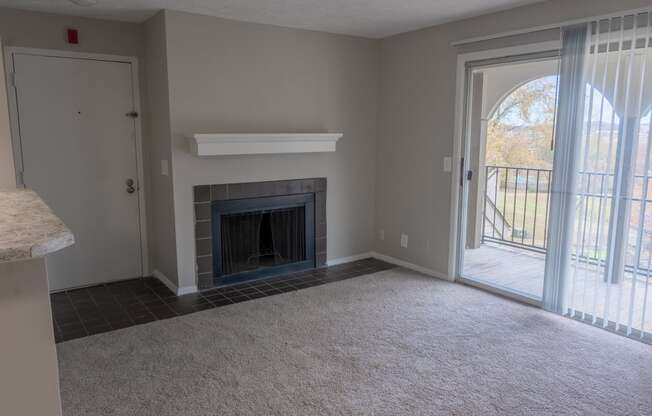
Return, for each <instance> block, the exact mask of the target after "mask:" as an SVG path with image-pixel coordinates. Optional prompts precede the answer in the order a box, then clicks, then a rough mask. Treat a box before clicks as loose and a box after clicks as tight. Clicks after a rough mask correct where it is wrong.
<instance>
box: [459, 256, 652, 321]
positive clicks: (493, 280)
mask: <svg viewBox="0 0 652 416" xmlns="http://www.w3.org/2000/svg"><path fill="white" fill-rule="evenodd" d="M573 267H574V268H575V273H574V274H573V276H574V281H571V283H570V284H571V292H572V293H573V298H572V300H571V301H572V305H573V306H574V308H575V311H576V313H577V314H579V315H580V316H586V315H591V316H592V315H595V316H597V317H603V316H604V315H605V314H606V315H607V319H608V320H609V321H614V322H618V323H620V324H621V325H620V328H619V330H621V331H622V330H626V328H627V325H628V324H629V323H630V315H629V313H630V312H629V309H630V304H631V303H633V305H634V307H633V308H632V315H631V327H632V328H633V329H635V330H640V329H641V328H644V330H645V331H646V332H652V276H651V277H650V279H649V282H647V283H646V279H645V277H646V276H645V275H644V274H643V275H642V274H640V273H639V275H638V278H637V279H636V281H634V279H633V275H632V273H626V274H625V277H624V279H623V282H622V283H621V284H611V285H609V284H607V283H605V282H604V281H603V280H602V278H600V277H599V275H598V274H596V273H595V267H596V266H592V265H585V264H581V263H580V264H575V265H574V266H573ZM544 270H545V255H544V254H539V253H534V252H531V251H528V250H524V249H518V248H513V247H508V246H502V245H498V244H482V245H480V247H479V248H477V249H467V250H466V251H465V253H464V267H463V271H462V276H463V277H465V278H467V279H470V280H474V281H478V282H480V283H483V284H485V285H489V286H494V287H497V288H499V289H502V290H507V291H510V292H514V293H516V294H520V295H525V296H529V297H531V298H537V299H541V296H542V293H543V276H544ZM646 285H647V292H648V293H647V297H646ZM632 288H634V291H633V293H634V296H632ZM646 304H647V306H645V305H646ZM607 308H608V309H607ZM644 309H645V310H644ZM582 313H583V314H584V315H582ZM644 313H645V316H643V314H644Z"/></svg>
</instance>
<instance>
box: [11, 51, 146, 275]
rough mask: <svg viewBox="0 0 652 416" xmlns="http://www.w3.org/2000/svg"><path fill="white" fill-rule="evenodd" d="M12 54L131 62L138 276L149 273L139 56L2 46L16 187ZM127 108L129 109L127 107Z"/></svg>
mask: <svg viewBox="0 0 652 416" xmlns="http://www.w3.org/2000/svg"><path fill="white" fill-rule="evenodd" d="M15 54H23V55H35V56H44V57H57V58H73V59H87V60H93V61H108V62H124V63H129V64H131V83H132V86H133V111H135V112H137V113H138V115H139V116H138V117H137V119H136V123H135V130H136V131H135V134H136V137H135V145H136V169H137V175H138V183H137V186H138V188H137V189H138V222H139V234H140V252H141V259H140V263H141V266H140V268H141V275H142V276H148V275H149V261H148V254H147V252H148V249H147V247H148V244H147V215H146V212H145V175H144V169H143V136H142V123H143V122H142V117H141V116H140V115H141V114H142V112H141V108H140V83H139V72H138V58H136V57H135V56H120V55H105V54H96V53H86V52H72V51H61V50H54V49H35V48H21V47H7V48H5V71H6V74H7V75H6V77H7V80H6V82H7V95H8V103H9V124H10V129H11V143H12V146H13V149H14V166H15V169H16V186H18V187H21V188H22V187H24V186H25V185H24V183H23V155H22V143H21V137H20V127H19V124H18V97H17V95H16V88H15V82H14V56H15ZM126 110H127V111H128V109H126Z"/></svg>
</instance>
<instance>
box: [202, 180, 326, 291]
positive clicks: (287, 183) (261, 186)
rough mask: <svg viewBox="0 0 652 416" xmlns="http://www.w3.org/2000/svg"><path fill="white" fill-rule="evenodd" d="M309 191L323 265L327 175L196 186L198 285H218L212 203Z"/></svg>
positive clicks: (318, 261) (317, 251)
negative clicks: (313, 201)
mask: <svg viewBox="0 0 652 416" xmlns="http://www.w3.org/2000/svg"><path fill="white" fill-rule="evenodd" d="M307 193H314V194H315V260H316V261H315V262H316V267H323V266H325V265H326V178H311V179H292V180H284V181H270V182H249V183H233V184H221V185H220V184H218V185H197V186H194V187H193V195H194V197H193V198H194V201H193V202H194V205H195V256H196V260H197V286H198V288H199V289H200V290H202V289H209V288H212V287H213V286H214V284H213V238H212V233H211V203H212V202H213V201H228V200H233V199H244V198H260V197H270V196H282V195H297V194H307Z"/></svg>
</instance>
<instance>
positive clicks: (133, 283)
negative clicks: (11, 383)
mask: <svg viewBox="0 0 652 416" xmlns="http://www.w3.org/2000/svg"><path fill="white" fill-rule="evenodd" d="M393 267H395V266H393V265H391V264H388V263H385V262H382V261H379V260H376V259H364V260H360V261H355V262H351V263H346V264H341V265H337V266H332V267H326V268H321V269H315V270H308V271H304V272H300V273H293V274H288V275H284V276H276V277H271V278H268V279H263V280H257V281H255V282H248V283H240V284H237V285H233V286H228V287H223V288H218V289H211V290H206V291H202V292H199V293H193V294H189V295H183V296H176V295H175V294H174V293H172V292H171V291H170V290H169V289H168V288H167V287H166V286H165V285H164V284H163V283H161V282H160V281H159V280H157V279H155V278H153V277H145V278H141V279H132V280H125V281H121V282H115V283H108V284H103V285H98V286H92V287H87V288H83V289H75V290H68V291H65V292H58V293H54V294H52V295H51V300H52V316H53V324H54V335H55V339H56V341H57V342H62V341H67V340H71V339H74V338H81V337H85V336H88V335H93V334H98V333H101V332H107V331H112V330H115V329H120V328H126V327H129V326H133V325H138V324H143V323H146V322H151V321H156V320H159V319H167V318H172V317H175V316H179V315H186V314H189V313H193V312H197V311H202V310H205V309H211V308H216V307H220V306H224V305H229V304H232V303H238V302H244V301H247V300H250V299H257V298H262V297H265V296H271V295H276V294H279V293H284V292H291V291H293V290H299V289H303V288H307V287H311V286H318V285H322V284H325V283H329V282H335V281H338V280H344V279H350V278H352V277H357V276H362V275H365V274H370V273H374V272H377V271H381V270H387V269H391V268H393Z"/></svg>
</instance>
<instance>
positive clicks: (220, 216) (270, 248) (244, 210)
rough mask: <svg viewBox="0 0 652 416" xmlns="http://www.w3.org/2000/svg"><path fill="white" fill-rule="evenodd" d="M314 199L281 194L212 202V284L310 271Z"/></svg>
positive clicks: (313, 265)
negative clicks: (213, 282) (213, 281)
mask: <svg viewBox="0 0 652 416" xmlns="http://www.w3.org/2000/svg"><path fill="white" fill-rule="evenodd" d="M314 218H315V196H314V194H312V193H310V194H299V195H284V196H272V197H263V198H246V199H235V200H230V201H214V202H213V203H212V235H213V242H214V244H213V277H214V280H215V283H216V284H217V285H225V284H231V283H237V282H242V281H245V280H252V279H258V278H261V277H266V276H270V275H277V274H282V273H289V272H294V271H300V270H306V269H311V268H314V267H315V220H314Z"/></svg>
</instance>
